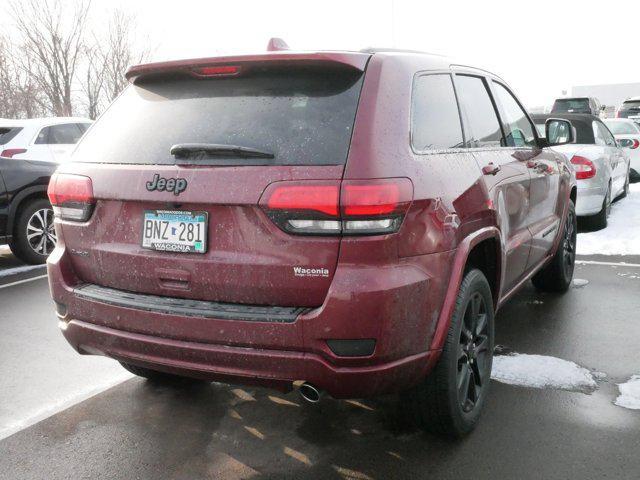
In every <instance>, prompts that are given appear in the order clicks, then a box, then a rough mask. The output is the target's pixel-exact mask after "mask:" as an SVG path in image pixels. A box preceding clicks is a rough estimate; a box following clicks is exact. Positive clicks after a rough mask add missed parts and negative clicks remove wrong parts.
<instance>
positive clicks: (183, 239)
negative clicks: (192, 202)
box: [142, 210, 208, 253]
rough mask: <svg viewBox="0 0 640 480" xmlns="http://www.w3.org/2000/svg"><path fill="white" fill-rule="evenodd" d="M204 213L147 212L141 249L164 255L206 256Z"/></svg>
mask: <svg viewBox="0 0 640 480" xmlns="http://www.w3.org/2000/svg"><path fill="white" fill-rule="evenodd" d="M207 223H208V214H207V212H183V211H171V210H146V211H145V212H144V221H143V222H142V246H143V247H144V248H150V249H153V250H160V251H163V252H179V253H206V251H207Z"/></svg>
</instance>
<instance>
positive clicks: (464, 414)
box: [403, 269, 493, 438]
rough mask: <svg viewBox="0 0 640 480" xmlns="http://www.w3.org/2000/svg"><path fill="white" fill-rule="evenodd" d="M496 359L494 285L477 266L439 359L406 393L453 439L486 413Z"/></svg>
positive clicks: (434, 428)
mask: <svg viewBox="0 0 640 480" xmlns="http://www.w3.org/2000/svg"><path fill="white" fill-rule="evenodd" d="M463 327H464V328H463ZM492 362H493V299H492V296H491V288H490V287H489V283H488V282H487V279H486V278H485V276H484V274H483V273H482V272H481V271H480V270H476V269H474V270H471V271H469V272H468V273H467V274H466V275H465V277H464V279H463V281H462V284H461V285H460V290H459V291H458V297H457V299H456V305H455V308H454V311H453V315H452V316H451V325H450V326H449V332H448V334H447V338H446V340H445V344H444V348H443V350H442V353H441V355H440V359H439V360H438V363H437V364H436V366H435V368H434V370H433V371H432V372H431V373H430V374H429V375H428V376H427V378H426V379H425V380H424V381H423V382H422V383H421V384H419V385H418V386H417V387H414V388H413V389H411V390H409V391H407V392H405V393H404V394H403V401H404V403H405V404H406V407H407V408H408V413H409V414H410V415H411V417H412V418H413V419H415V421H416V422H417V423H418V424H419V425H420V426H422V427H423V428H425V429H426V430H429V431H431V432H434V433H438V434H440V435H443V436H447V437H452V438H461V437H463V436H465V435H467V434H468V433H470V432H471V431H472V430H473V429H474V428H475V426H476V424H477V423H478V420H479V418H480V413H481V411H482V406H483V405H484V401H485V398H486V396H487V393H488V388H489V381H490V378H491V365H492Z"/></svg>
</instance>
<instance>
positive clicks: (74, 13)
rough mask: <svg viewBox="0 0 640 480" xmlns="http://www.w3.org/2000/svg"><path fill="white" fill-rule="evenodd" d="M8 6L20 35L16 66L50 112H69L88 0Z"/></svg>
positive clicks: (26, 0) (14, 1)
mask: <svg viewBox="0 0 640 480" xmlns="http://www.w3.org/2000/svg"><path fill="white" fill-rule="evenodd" d="M70 3H72V7H71V8H69V4H70ZM10 7H11V15H12V17H13V20H14V22H15V24H16V27H17V29H18V31H19V33H20V35H21V38H22V45H21V49H22V55H21V56H20V59H19V64H20V68H21V69H22V70H23V72H27V73H29V75H31V77H32V78H33V80H34V82H35V84H36V85H37V86H38V88H40V89H41V90H42V92H43V94H44V95H45V97H46V98H47V100H48V103H49V108H50V110H51V113H53V114H54V115H58V116H66V115H72V114H73V95H72V87H73V84H74V81H75V80H76V73H77V68H78V65H79V63H80V61H81V57H82V55H83V54H84V53H85V44H84V42H85V39H84V30H85V26H86V22H87V15H88V12H89V7H90V0H75V2H66V5H64V6H63V4H62V0H22V1H21V2H18V1H17V0H12V2H11V4H10Z"/></svg>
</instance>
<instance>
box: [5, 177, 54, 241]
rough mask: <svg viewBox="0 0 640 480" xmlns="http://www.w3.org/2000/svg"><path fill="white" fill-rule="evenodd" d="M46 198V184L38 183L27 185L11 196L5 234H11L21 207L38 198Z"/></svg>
mask: <svg viewBox="0 0 640 480" xmlns="http://www.w3.org/2000/svg"><path fill="white" fill-rule="evenodd" d="M43 198H44V199H47V187H46V185H38V186H34V187H28V188H25V189H24V190H21V191H20V192H18V193H17V194H16V196H15V197H13V200H12V201H11V207H10V208H9V218H8V221H7V235H9V236H11V235H13V234H14V233H15V232H14V226H15V223H16V220H17V218H18V217H19V215H20V211H21V209H22V208H23V207H24V206H26V205H27V204H28V203H29V202H32V201H34V200H40V199H43Z"/></svg>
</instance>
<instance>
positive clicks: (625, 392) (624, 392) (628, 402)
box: [615, 375, 640, 410]
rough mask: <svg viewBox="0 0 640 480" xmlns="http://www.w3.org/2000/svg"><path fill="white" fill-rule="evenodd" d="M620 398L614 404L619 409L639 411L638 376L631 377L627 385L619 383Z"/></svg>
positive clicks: (639, 387) (639, 390) (639, 383)
mask: <svg viewBox="0 0 640 480" xmlns="http://www.w3.org/2000/svg"><path fill="white" fill-rule="evenodd" d="M618 390H620V396H619V397H618V398H616V401H615V404H616V405H618V406H619V407H624V408H631V409H632V410H640V375H633V376H632V377H631V378H630V379H629V381H628V382H627V383H619V384H618Z"/></svg>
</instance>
